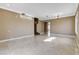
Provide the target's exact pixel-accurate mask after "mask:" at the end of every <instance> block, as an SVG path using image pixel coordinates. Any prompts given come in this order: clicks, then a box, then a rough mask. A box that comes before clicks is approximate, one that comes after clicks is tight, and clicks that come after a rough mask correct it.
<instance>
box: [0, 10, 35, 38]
mask: <svg viewBox="0 0 79 59" xmlns="http://www.w3.org/2000/svg"><path fill="white" fill-rule="evenodd" d="M32 34H34V21H33V20H29V19H22V18H20V16H19V14H17V13H13V12H10V11H6V10H3V9H0V39H7V38H13V37H18V36H24V35H32Z"/></svg>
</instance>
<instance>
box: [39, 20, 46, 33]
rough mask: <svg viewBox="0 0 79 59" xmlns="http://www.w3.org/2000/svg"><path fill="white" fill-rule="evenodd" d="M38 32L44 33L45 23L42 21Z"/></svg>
mask: <svg viewBox="0 0 79 59" xmlns="http://www.w3.org/2000/svg"><path fill="white" fill-rule="evenodd" d="M37 32H39V33H44V23H43V22H42V21H39V23H38V24H37Z"/></svg>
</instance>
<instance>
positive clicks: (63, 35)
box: [51, 33, 75, 38]
mask: <svg viewBox="0 0 79 59" xmlns="http://www.w3.org/2000/svg"><path fill="white" fill-rule="evenodd" d="M54 35H55V36H60V37H68V38H75V35H66V34H55V33H51V36H54Z"/></svg>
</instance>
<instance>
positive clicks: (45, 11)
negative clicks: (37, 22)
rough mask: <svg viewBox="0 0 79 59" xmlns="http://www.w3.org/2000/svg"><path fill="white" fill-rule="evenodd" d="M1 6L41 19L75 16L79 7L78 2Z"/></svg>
mask: <svg viewBox="0 0 79 59" xmlns="http://www.w3.org/2000/svg"><path fill="white" fill-rule="evenodd" d="M0 7H1V8H5V9H8V10H12V11H15V12H18V13H25V14H26V15H28V16H32V17H38V18H39V19H41V20H48V19H55V18H56V17H57V16H59V17H67V16H74V15H75V13H76V10H77V7H78V4H76V3H0Z"/></svg>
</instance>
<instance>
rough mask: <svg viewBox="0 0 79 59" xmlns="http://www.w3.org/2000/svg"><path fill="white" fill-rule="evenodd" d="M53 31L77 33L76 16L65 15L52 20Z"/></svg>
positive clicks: (69, 33)
mask: <svg viewBox="0 0 79 59" xmlns="http://www.w3.org/2000/svg"><path fill="white" fill-rule="evenodd" d="M51 33H55V34H68V35H74V34H75V17H74V16H73V17H65V18H60V19H55V20H52V21H51Z"/></svg>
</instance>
